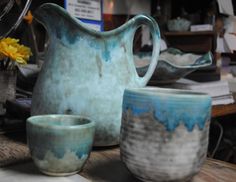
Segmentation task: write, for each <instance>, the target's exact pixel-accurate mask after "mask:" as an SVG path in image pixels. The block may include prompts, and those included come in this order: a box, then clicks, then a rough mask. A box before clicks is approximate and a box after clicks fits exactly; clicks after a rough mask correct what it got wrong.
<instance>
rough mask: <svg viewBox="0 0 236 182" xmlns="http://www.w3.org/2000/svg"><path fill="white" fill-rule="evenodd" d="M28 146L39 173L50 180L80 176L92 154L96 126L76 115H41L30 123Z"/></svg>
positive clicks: (28, 120) (29, 121) (28, 121)
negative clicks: (50, 177) (50, 178)
mask: <svg viewBox="0 0 236 182" xmlns="http://www.w3.org/2000/svg"><path fill="white" fill-rule="evenodd" d="M26 124H27V125H26V129H27V142H28V146H29V149H30V153H31V156H32V158H33V161H34V163H35V165H36V166H37V167H38V168H39V170H40V171H41V172H42V173H44V174H47V175H50V176H69V175H73V174H76V173H77V172H79V171H80V170H81V169H82V167H83V165H84V164H85V162H86V160H87V159H88V156H89V154H90V151H91V148H92V145H93V138H94V132H95V123H94V122H93V121H90V120H89V119H87V118H84V117H80V116H73V115H39V116H32V117H30V118H28V119H27V123H26Z"/></svg>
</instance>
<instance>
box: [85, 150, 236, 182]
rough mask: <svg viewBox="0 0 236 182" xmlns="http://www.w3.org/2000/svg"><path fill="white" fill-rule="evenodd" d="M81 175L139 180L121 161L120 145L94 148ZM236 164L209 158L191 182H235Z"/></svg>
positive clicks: (116, 181)
mask: <svg viewBox="0 0 236 182" xmlns="http://www.w3.org/2000/svg"><path fill="white" fill-rule="evenodd" d="M80 175H82V176H84V177H86V178H88V179H90V180H92V181H99V182H139V180H138V179H136V178H135V177H134V176H133V175H132V174H131V173H130V172H129V171H128V170H127V168H126V167H125V165H124V164H123V163H122V162H121V161H120V150H119V147H115V148H110V149H94V150H93V152H92V153H91V155H90V158H89V160H88V161H87V163H86V165H85V166H84V168H83V171H81V172H80ZM235 181H236V165H234V164H230V163H226V162H223V161H218V160H214V159H207V160H206V162H205V164H204V166H203V167H202V169H201V171H200V172H199V173H198V174H197V175H196V176H195V177H194V178H193V179H192V180H191V182H235Z"/></svg>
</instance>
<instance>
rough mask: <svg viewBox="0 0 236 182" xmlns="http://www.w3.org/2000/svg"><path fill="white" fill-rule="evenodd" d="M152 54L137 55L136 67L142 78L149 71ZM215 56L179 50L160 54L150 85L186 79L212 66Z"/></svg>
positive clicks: (167, 50) (168, 50)
mask: <svg viewBox="0 0 236 182" xmlns="http://www.w3.org/2000/svg"><path fill="white" fill-rule="evenodd" d="M151 54H152V53H151V52H139V53H138V54H136V55H135V59H134V61H135V65H136V68H137V72H138V74H139V75H140V76H142V75H144V74H145V73H146V71H147V69H148V66H149V63H150V60H151ZM212 60H213V56H212V54H211V52H208V53H206V54H204V55H196V54H192V53H185V52H182V51H181V50H179V49H175V48H168V49H166V50H164V51H162V52H161V53H160V56H159V60H158V64H157V66H156V69H155V71H154V73H153V75H152V78H151V80H150V82H149V83H150V84H152V83H156V84H170V83H174V82H175V81H177V80H178V79H180V78H182V77H185V76H186V75H188V74H190V73H192V72H193V71H195V70H197V69H198V68H203V67H206V66H210V65H211V64H212Z"/></svg>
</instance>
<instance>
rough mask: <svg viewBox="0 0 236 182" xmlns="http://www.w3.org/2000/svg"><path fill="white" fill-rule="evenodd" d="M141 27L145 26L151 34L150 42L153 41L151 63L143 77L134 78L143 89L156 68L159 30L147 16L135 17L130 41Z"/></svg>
mask: <svg viewBox="0 0 236 182" xmlns="http://www.w3.org/2000/svg"><path fill="white" fill-rule="evenodd" d="M141 25H146V26H148V27H149V30H150V32H151V34H152V40H153V51H152V58H151V63H150V65H149V67H148V70H147V72H146V74H145V75H144V76H143V77H140V76H138V74H137V77H136V80H137V82H138V84H139V86H141V87H144V86H145V85H146V84H147V83H148V81H149V80H150V78H151V77H152V74H153V72H154V71H155V69H156V66H157V62H158V57H159V53H160V30H159V27H158V24H157V22H156V21H155V20H154V19H153V18H152V17H150V16H147V15H137V16H136V17H135V21H134V26H133V36H132V40H133V39H134V35H135V32H136V30H137V29H138V28H139V27H140V26H141ZM132 42H133V41H132Z"/></svg>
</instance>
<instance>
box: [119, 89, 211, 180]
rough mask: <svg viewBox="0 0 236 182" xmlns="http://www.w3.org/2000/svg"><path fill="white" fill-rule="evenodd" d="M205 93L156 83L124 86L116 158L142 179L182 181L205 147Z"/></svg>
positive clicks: (207, 104) (191, 173)
mask: <svg viewBox="0 0 236 182" xmlns="http://www.w3.org/2000/svg"><path fill="white" fill-rule="evenodd" d="M210 118H211V97H210V96H208V95H206V94H203V93H195V92H191V91H181V90H174V89H173V90H172V89H161V88H148V87H147V88H140V89H126V90H125V92H124V97H123V112H122V125H121V141H120V150H121V160H122V161H123V162H124V163H125V164H126V166H127V168H128V169H129V170H130V171H131V172H132V173H133V174H134V175H135V176H136V177H137V178H139V179H141V180H143V181H154V182H159V181H161V182H165V181H181V182H182V181H188V180H189V179H191V178H192V177H193V176H194V175H195V174H197V173H198V172H199V170H200V167H201V166H202V164H203V163H204V160H205V158H206V154H207V147H208V133H209V125H210Z"/></svg>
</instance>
